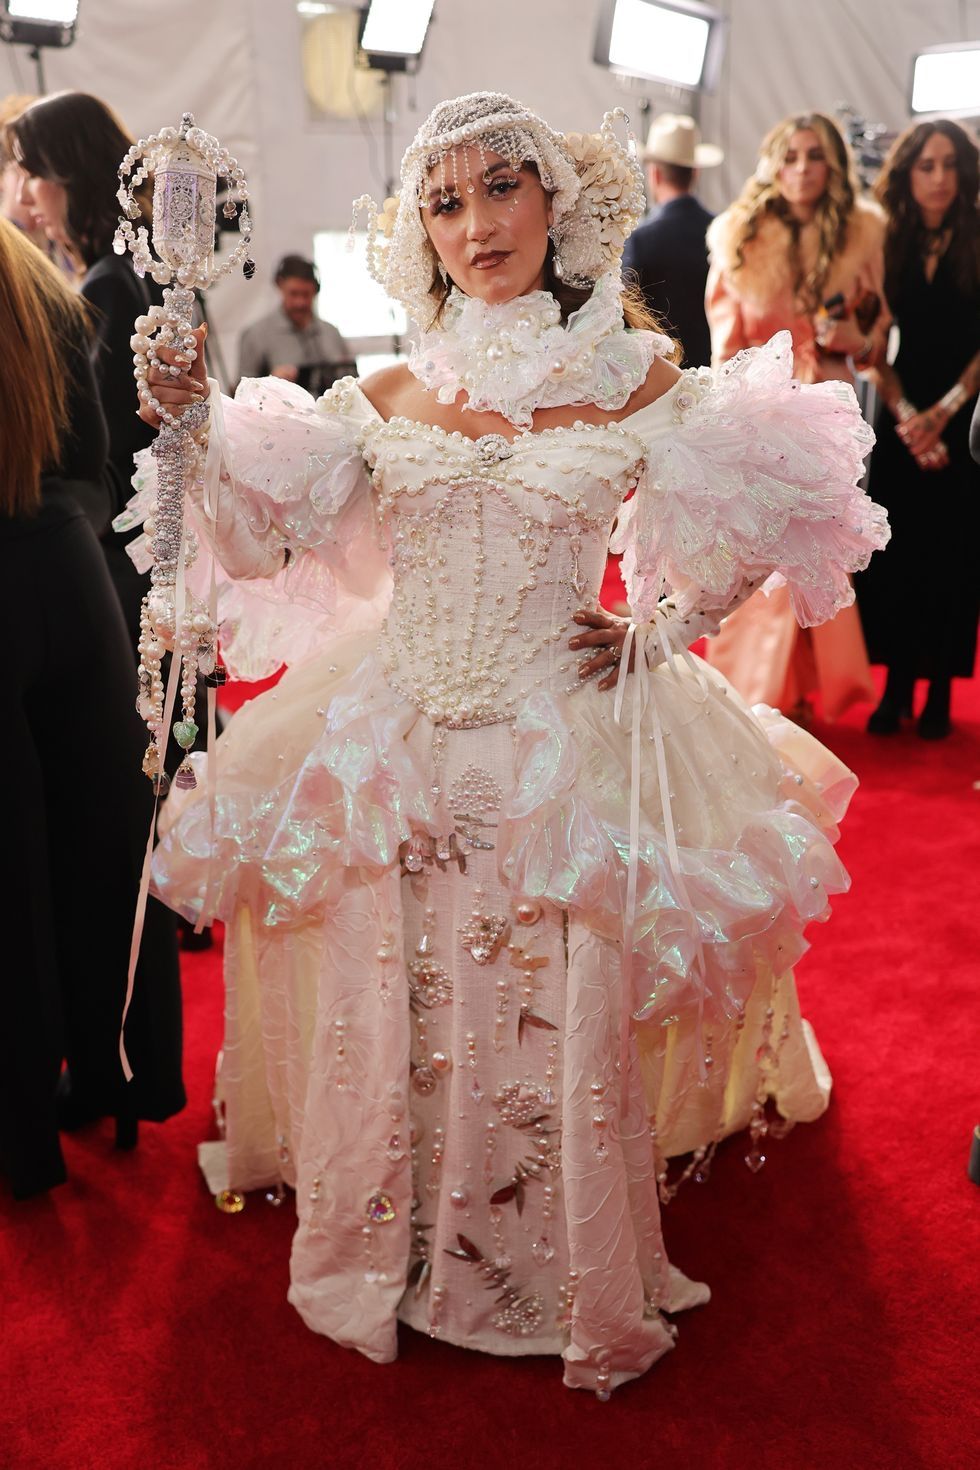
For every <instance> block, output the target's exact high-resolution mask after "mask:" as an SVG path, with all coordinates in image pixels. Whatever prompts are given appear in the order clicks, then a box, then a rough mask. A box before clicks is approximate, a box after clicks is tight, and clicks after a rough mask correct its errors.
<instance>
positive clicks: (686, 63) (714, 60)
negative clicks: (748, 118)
mask: <svg viewBox="0 0 980 1470" xmlns="http://www.w3.org/2000/svg"><path fill="white" fill-rule="evenodd" d="M724 27H725V17H724V16H723V15H722V14H721V12H720V11H718V10H714V9H712V7H711V6H710V5H702V4H700V3H699V0H668V3H665V4H661V3H659V0H601V3H600V6H599V23H598V26H597V28H596V39H595V50H594V52H593V59H594V60H595V61H597V62H598V63H599V65H600V66H607V67H608V68H609V70H610V71H613V72H616V73H618V74H619V75H620V76H629V77H644V78H646V79H647V80H649V81H652V82H662V83H663V84H664V85H665V86H670V87H686V88H689V89H690V90H692V91H711V89H712V88H713V87H714V85H715V82H716V80H717V76H718V71H719V67H720V64H721V53H722V47H723V44H724Z"/></svg>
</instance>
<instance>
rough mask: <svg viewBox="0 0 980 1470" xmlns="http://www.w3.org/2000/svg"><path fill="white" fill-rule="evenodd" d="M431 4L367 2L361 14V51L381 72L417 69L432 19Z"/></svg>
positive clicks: (409, 0) (394, 0) (420, 0)
mask: <svg viewBox="0 0 980 1470" xmlns="http://www.w3.org/2000/svg"><path fill="white" fill-rule="evenodd" d="M433 3H434V0H371V3H370V5H369V6H368V8H367V10H366V11H365V12H364V23H363V25H362V28H361V37H360V41H361V49H362V50H363V52H364V54H365V55H366V56H367V58H368V60H369V62H370V64H371V65H372V66H373V67H377V68H378V69H379V70H381V71H409V70H414V69H415V67H416V66H417V65H418V61H419V57H420V56H421V55H422V47H423V46H424V45H425V37H426V33H427V32H428V29H429V22H430V20H431V19H432V6H433Z"/></svg>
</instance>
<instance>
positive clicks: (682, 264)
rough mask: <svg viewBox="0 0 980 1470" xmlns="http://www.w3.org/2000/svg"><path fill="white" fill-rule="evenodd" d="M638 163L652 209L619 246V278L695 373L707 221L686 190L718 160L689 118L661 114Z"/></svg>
mask: <svg viewBox="0 0 980 1470" xmlns="http://www.w3.org/2000/svg"><path fill="white" fill-rule="evenodd" d="M643 157H644V162H645V163H646V165H647V179H648V182H649V185H650V193H651V196H652V198H653V200H654V208H653V209H652V210H651V212H650V214H649V215H648V216H647V219H646V220H645V221H644V223H643V224H641V225H640V226H639V228H638V229H636V230H634V231H633V234H632V235H631V236H630V237H629V239H628V240H627V242H626V250H625V252H624V254H623V274H624V277H625V279H626V280H627V282H629V281H630V280H633V281H635V282H637V283H638V285H639V288H640V290H641V292H642V293H643V297H644V299H645V301H646V304H647V306H649V308H650V310H651V311H652V312H654V313H655V315H656V316H657V317H659V319H660V320H661V322H662V323H663V325H664V328H665V330H666V331H668V332H670V333H671V334H672V335H673V336H675V337H678V338H679V339H680V343H681V346H682V347H683V349H684V360H683V366H684V367H701V366H703V365H706V364H707V363H709V362H710V361H711V336H710V333H709V331H708V321H707V318H706V316H705V314H704V289H705V283H706V281H707V278H708V247H707V245H706V244H705V238H704V237H705V232H706V231H707V228H708V225H709V224H710V223H711V219H712V216H711V215H710V214H709V213H708V211H707V210H706V209H705V208H704V206H703V205H701V204H699V203H698V201H697V199H695V197H694V193H693V189H694V186H695V184H696V183H697V178H698V170H699V169H702V168H713V167H714V166H715V165H716V164H719V163H721V161H722V159H723V158H724V154H723V153H722V150H721V149H720V148H718V147H716V146H715V144H714V143H702V142H701V140H700V129H699V128H698V125H697V123H696V122H695V121H694V119H693V118H692V117H682V116H678V115H676V114H675V113H670V112H664V113H661V114H660V116H659V117H657V118H655V119H654V121H653V123H652V125H651V127H650V133H649V136H648V137H647V145H646V148H645V150H644V154H643ZM631 273H632V275H631Z"/></svg>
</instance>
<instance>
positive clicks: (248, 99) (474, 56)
mask: <svg viewBox="0 0 980 1470" xmlns="http://www.w3.org/2000/svg"><path fill="white" fill-rule="evenodd" d="M715 3H716V4H717V6H718V8H720V9H722V10H724V11H726V12H727V13H728V15H729V17H730V20H731V25H730V31H729V37H728V44H727V48H726V55H725V62H724V67H723V72H722V77H721V81H720V85H719V87H718V90H717V93H716V94H715V95H714V96H710V97H706V98H704V99H703V101H702V104H701V121H702V126H703V129H704V132H705V135H706V136H707V137H709V138H712V139H716V140H717V141H719V142H721V143H722V144H723V145H724V147H725V149H726V152H727V158H726V161H725V163H724V165H722V167H721V168H719V169H717V170H715V171H714V172H713V174H710V175H706V176H705V179H704V182H703V187H702V191H701V192H702V195H703V197H704V199H705V202H706V203H707V204H708V205H709V206H710V207H714V208H720V207H721V206H723V205H724V204H725V203H726V202H727V201H728V199H730V198H731V197H732V194H733V193H734V192H735V190H736V189H737V188H738V186H739V185H740V183H741V182H742V180H743V179H744V177H745V176H746V174H747V173H748V172H749V171H750V170H751V168H752V165H753V162H754V157H755V149H756V145H757V143H758V141H759V139H760V138H761V136H762V134H763V133H764V132H765V131H766V129H767V128H768V127H769V126H771V124H772V123H773V122H774V121H776V120H777V119H778V118H779V117H781V116H784V115H785V114H787V113H789V112H794V111H797V110H801V109H805V108H820V109H823V110H827V111H832V110H833V109H834V108H835V106H836V105H837V104H838V103H839V102H842V101H844V102H849V103H851V104H852V105H854V106H855V107H856V108H858V110H859V111H861V112H862V113H863V114H864V115H865V116H866V117H868V118H870V119H872V120H875V121H880V122H883V123H886V124H888V125H889V126H892V127H901V126H903V125H904V123H905V122H906V121H907V112H906V89H907V85H908V78H909V67H910V60H911V56H912V54H913V52H914V51H916V50H917V49H920V48H921V47H923V46H927V45H935V44H937V43H940V42H952V41H960V40H967V39H977V38H980V0H715ZM596 8H597V6H596V0H497V3H496V4H495V5H492V6H488V5H487V3H486V0H436V10H435V16H436V18H435V22H434V24H433V26H432V29H431V31H430V35H429V39H428V42H427V45H426V50H425V53H424V58H423V64H422V67H421V70H420V72H419V75H418V77H417V78H416V79H414V81H406V79H404V78H400V79H397V80H396V83H395V92H394V101H395V111H396V114H397V116H396V118H395V122H394V129H393V131H394V145H395V157H396V158H397V157H398V156H399V154H400V152H401V149H402V148H403V147H404V145H405V143H406V142H407V141H408V139H409V138H410V137H411V135H412V133H413V132H414V130H415V127H416V126H417V124H418V121H419V120H420V118H421V117H422V116H424V115H425V113H426V112H427V111H428V110H429V108H430V107H432V106H433V105H434V104H435V102H437V101H438V100H439V99H441V98H443V97H446V96H451V95H454V94H457V93H460V92H467V91H473V90H477V89H481V88H495V89H500V90H504V91H509V92H512V93H513V94H514V95H516V96H518V97H521V98H522V99H523V100H524V101H526V102H527V103H528V104H529V105H530V106H532V107H534V108H535V110H536V111H538V112H540V113H542V114H543V115H544V116H546V117H547V118H548V120H549V121H550V122H552V123H554V124H555V125H557V126H559V127H563V128H576V129H582V130H584V129H588V128H589V127H592V126H595V125H596V124H597V122H598V119H599V117H600V116H601V114H602V112H603V110H604V109H605V108H608V107H611V106H616V105H618V104H624V105H626V106H627V108H628V109H632V110H633V111H634V112H635V110H636V104H637V103H638V101H639V98H638V97H637V96H636V95H635V94H634V95H633V96H632V97H631V96H629V95H627V94H624V92H623V91H622V90H621V89H620V86H619V84H618V83H617V82H616V80H615V79H614V78H612V77H611V76H610V74H609V73H608V72H606V71H605V70H604V69H603V68H601V67H599V66H597V65H596V64H595V63H594V62H593V61H592V59H591V55H592V44H593V31H594V27H595V15H596ZM300 35H301V23H300V19H299V17H298V15H297V10H296V4H295V0H168V3H167V4H166V5H160V4H159V3H158V0H81V9H80V25H79V35H78V39H77V41H76V43H75V45H74V46H73V47H71V48H70V49H69V50H67V51H64V52H49V53H47V54H46V58H45V61H46V70H47V82H48V88H49V90H55V89H57V88H61V87H77V88H81V89H83V90H86V91H91V92H95V93H97V94H98V95H100V96H102V97H103V98H105V99H106V101H108V102H110V103H111V104H112V106H114V107H115V108H116V110H117V111H118V112H119V113H120V114H121V116H122V117H123V119H124V120H125V122H126V123H127V124H128V126H129V127H130V128H131V129H133V130H134V131H135V132H137V133H141V132H142V133H146V132H149V131H152V130H154V129H155V128H157V127H160V126H162V125H163V124H164V123H167V122H174V121H175V120H176V119H177V118H178V117H179V115H180V113H181V112H182V111H184V110H186V109H190V110H191V111H193V112H194V113H195V115H196V117H197V120H198V122H199V123H200V124H201V126H203V127H205V128H207V130H208V131H209V132H213V133H215V134H217V135H218V136H219V137H220V139H221V141H222V142H223V143H224V144H226V146H228V147H229V148H230V150H231V151H232V152H233V153H235V154H236V155H237V156H238V158H239V160H240V162H241V163H242V165H243V167H244V168H245V169H246V171H247V173H248V175H249V179H250V182H251V185H252V190H253V195H254V198H255V209H254V214H255V219H256V222H257V229H256V240H255V247H256V257H257V259H258V261H259V266H260V277H267V275H268V271H269V269H270V268H271V266H272V264H273V263H274V261H275V260H276V258H277V257H278V256H279V255H280V254H282V253H283V252H284V251H285V250H288V249H298V250H302V251H304V252H306V251H309V249H310V246H311V240H312V236H313V234H314V232H315V231H317V230H324V229H343V228H344V227H345V226H346V225H347V223H348V221H349V218H350V201H351V200H352V198H354V197H355V196H356V195H359V194H361V193H363V192H365V190H366V191H367V192H370V193H373V194H375V196H376V197H378V198H380V194H381V189H382V184H383V179H382V177H381V170H382V167H383V165H382V163H381V159H382V148H381V123H380V120H378V119H374V120H372V121H370V122H365V123H359V122H358V121H325V120H323V119H322V118H321V119H319V120H314V119H313V118H311V113H310V107H309V105H308V102H307V99H306V95H305V92H304V86H303V79H302V71H301V62H300ZM32 85H33V68H32V66H31V64H30V62H29V60H28V58H27V55H26V53H25V51H24V50H23V48H16V49H14V48H10V47H7V46H0V96H2V95H3V94H4V93H5V92H7V91H25V90H30V89H31V87H32ZM654 101H655V105H657V106H659V107H664V106H670V107H671V108H672V109H673V110H683V109H686V108H687V107H688V105H689V104H688V103H686V102H684V100H683V99H682V98H680V97H678V98H675V99H674V100H673V101H671V100H670V99H668V98H666V97H664V96H663V95H661V96H659V97H656V98H655V99H654ZM257 280H258V278H257ZM267 292H268V287H267V286H258V285H257V284H256V287H255V288H253V289H252V290H251V291H249V292H248V293H247V295H246V292H245V288H243V287H242V286H240V285H239V286H234V287H230V288H222V291H221V297H220V298H219V301H218V303H217V304H218V306H219V315H220V316H224V317H225V318H226V319H228V318H232V317H234V318H238V319H239V320H240V319H241V316H242V314H243V312H244V313H245V314H247V315H249V316H253V315H255V314H257V312H258V311H259V310H261V309H262V308H263V307H264V306H265V304H266V302H267V299H268V297H267Z"/></svg>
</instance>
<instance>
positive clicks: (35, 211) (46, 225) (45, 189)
mask: <svg viewBox="0 0 980 1470" xmlns="http://www.w3.org/2000/svg"><path fill="white" fill-rule="evenodd" d="M19 203H20V204H21V205H22V206H23V208H25V209H26V210H28V211H29V213H30V215H31V218H32V220H33V221H34V223H35V224H36V225H37V226H38V228H40V229H42V230H43V231H44V233H45V234H46V235H47V237H48V239H49V240H52V241H53V242H54V243H55V245H60V246H62V247H63V248H64V249H68V248H69V240H68V195H67V193H66V191H65V187H64V185H63V184H52V182H51V180H50V179H39V178H37V177H36V176H35V175H31V174H26V173H24V174H22V175H21V183H20V196H19Z"/></svg>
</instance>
